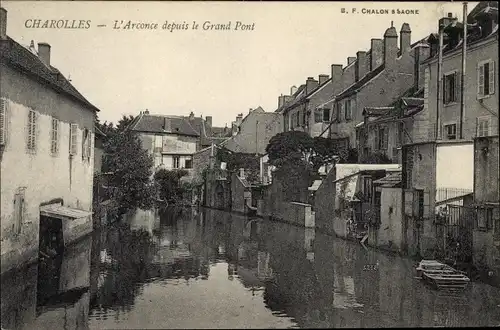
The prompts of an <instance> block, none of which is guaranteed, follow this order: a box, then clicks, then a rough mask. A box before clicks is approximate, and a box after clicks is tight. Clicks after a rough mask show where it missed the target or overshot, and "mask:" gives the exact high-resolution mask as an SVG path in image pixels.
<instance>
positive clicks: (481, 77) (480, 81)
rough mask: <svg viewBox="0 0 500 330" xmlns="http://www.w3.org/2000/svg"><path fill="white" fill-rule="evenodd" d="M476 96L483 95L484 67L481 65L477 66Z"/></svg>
mask: <svg viewBox="0 0 500 330" xmlns="http://www.w3.org/2000/svg"><path fill="white" fill-rule="evenodd" d="M477 94H478V95H479V96H483V95H484V66H483V65H481V64H478V66H477Z"/></svg>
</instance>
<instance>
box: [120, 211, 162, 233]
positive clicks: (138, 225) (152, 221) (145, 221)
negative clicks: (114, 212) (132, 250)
mask: <svg viewBox="0 0 500 330" xmlns="http://www.w3.org/2000/svg"><path fill="white" fill-rule="evenodd" d="M126 220H127V223H128V224H129V225H130V229H132V230H144V231H146V232H148V233H149V234H150V235H153V229H155V227H157V226H158V224H157V222H158V223H159V220H160V219H159V216H158V214H157V212H156V211H155V210H141V209H137V210H135V211H133V212H131V213H130V214H127V216H126Z"/></svg>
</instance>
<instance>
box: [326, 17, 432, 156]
mask: <svg viewBox="0 0 500 330" xmlns="http://www.w3.org/2000/svg"><path fill="white" fill-rule="evenodd" d="M399 39H400V40H399V47H398V34H397V32H396V29H395V28H394V27H393V26H391V27H390V28H389V29H387V30H386V32H385V34H384V39H383V40H381V39H372V40H371V49H370V50H369V51H368V52H366V51H359V52H357V54H356V58H354V57H353V58H349V59H348V65H347V67H346V68H342V65H332V82H333V83H332V88H333V95H334V96H333V98H332V99H331V100H330V102H332V104H333V112H332V124H331V128H330V136H331V137H332V138H334V139H339V140H343V141H345V143H346V144H348V145H349V146H350V147H351V148H355V147H356V146H357V142H356V141H357V139H356V126H357V125H360V124H361V123H362V122H364V116H363V109H365V108H367V107H385V106H388V105H390V104H391V103H393V102H394V101H396V100H397V99H398V98H400V97H401V96H403V95H404V94H405V93H406V92H407V91H408V90H409V89H410V88H411V87H413V86H414V85H415V81H416V76H415V67H416V61H419V60H422V56H419V55H420V54H421V53H422V52H425V51H426V46H425V45H423V44H422V43H421V42H417V43H415V44H412V43H411V29H410V26H409V25H408V24H407V23H404V24H403V26H402V27H401V31H400V36H399Z"/></svg>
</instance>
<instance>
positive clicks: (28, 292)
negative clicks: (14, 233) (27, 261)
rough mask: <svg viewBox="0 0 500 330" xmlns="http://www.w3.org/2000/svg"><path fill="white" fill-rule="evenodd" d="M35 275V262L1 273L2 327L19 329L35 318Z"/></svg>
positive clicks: (36, 272) (36, 268) (36, 267)
mask: <svg viewBox="0 0 500 330" xmlns="http://www.w3.org/2000/svg"><path fill="white" fill-rule="evenodd" d="M37 276H38V265H37V264H31V265H30V266H28V267H26V268H23V269H16V270H13V271H10V272H7V273H5V274H3V275H2V283H1V288H2V290H1V301H2V307H1V314H0V316H1V321H2V322H1V324H2V329H19V328H21V327H22V325H24V324H30V323H31V322H33V320H34V319H35V316H36V291H37Z"/></svg>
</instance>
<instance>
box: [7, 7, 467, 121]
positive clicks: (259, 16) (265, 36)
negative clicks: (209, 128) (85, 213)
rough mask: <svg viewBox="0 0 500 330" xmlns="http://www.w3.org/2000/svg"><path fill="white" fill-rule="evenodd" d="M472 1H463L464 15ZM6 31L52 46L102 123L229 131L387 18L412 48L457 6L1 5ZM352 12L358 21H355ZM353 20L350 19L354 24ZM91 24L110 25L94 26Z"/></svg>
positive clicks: (366, 38) (361, 46)
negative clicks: (185, 122) (184, 121)
mask: <svg viewBox="0 0 500 330" xmlns="http://www.w3.org/2000/svg"><path fill="white" fill-rule="evenodd" d="M476 4H477V2H470V3H469V11H470V10H472V9H473V8H474V7H475V5H476ZM2 6H3V7H4V8H5V9H7V11H8V19H7V23H8V25H7V34H8V35H9V36H10V37H12V38H13V39H15V40H16V41H17V42H19V43H21V44H23V45H29V44H30V41H31V40H34V41H35V44H37V43H38V42H47V43H49V44H50V45H51V46H52V50H51V64H52V65H53V66H55V67H57V68H58V69H59V70H60V71H61V73H62V74H64V75H65V76H66V77H68V76H69V75H70V77H71V80H72V83H73V84H74V86H75V87H76V88H77V89H78V90H79V91H80V92H81V93H82V94H83V95H84V96H85V97H86V98H87V99H88V100H89V101H90V102H91V103H92V104H94V105H95V106H97V107H98V108H99V109H100V110H101V112H100V113H99V118H100V119H101V121H105V120H107V121H113V122H116V121H117V120H118V119H119V118H120V117H121V116H122V115H137V114H139V111H143V110H145V109H148V110H149V111H150V112H151V114H164V115H184V116H188V115H189V113H190V112H191V111H193V112H194V113H195V115H196V116H199V115H203V116H204V117H205V116H212V118H213V119H212V121H213V125H214V126H222V127H223V126H225V124H226V123H227V124H228V126H230V123H231V121H234V120H235V117H236V115H237V114H238V113H243V114H244V115H246V114H247V113H248V109H249V108H255V107H257V106H259V105H260V106H262V107H263V108H264V110H266V111H274V110H275V109H276V108H277V102H278V96H279V95H280V94H289V92H290V87H291V86H292V85H295V86H297V87H298V86H300V85H301V84H304V83H305V81H306V79H307V77H315V78H316V79H318V75H319V74H331V72H330V67H331V64H334V63H335V64H343V65H344V66H345V65H346V61H347V57H349V56H356V52H357V51H358V50H368V49H369V46H370V39H371V38H383V34H384V32H385V30H386V29H387V28H388V27H390V25H391V21H393V22H394V26H395V28H396V30H397V31H398V34H399V30H400V28H401V25H402V24H403V23H404V22H406V23H409V24H410V28H411V30H412V42H414V41H416V40H418V39H420V38H423V37H424V36H426V35H428V34H430V33H432V32H436V31H437V24H438V20H439V18H440V17H442V16H446V13H448V12H451V13H453V14H454V16H457V17H458V18H459V19H461V16H462V15H461V13H462V3H461V2H454V3H451V2H404V3H403V2H401V3H396V2H390V3H389V2H388V3H384V2H380V3H371V2H353V3H348V2H313V3H310V2H309V3H306V2H288V3H287V2H285V3H278V2H270V3H263V2H259V3H254V2H252V3H250V2H238V3H229V2H207V3H201V2H196V3H191V2H179V3H175V2H141V1H137V2H132V1H127V2H126V3H121V2H98V1H96V2H91V1H89V2H79V1H71V2H66V1H63V2H61V1H54V2H52V1H50V2H49V1H42V2H38V1H37V2H34V1H2ZM342 8H345V9H346V10H347V11H350V10H351V8H356V9H357V11H358V12H360V11H361V10H362V9H363V8H371V9H382V8H387V9H389V10H392V9H395V10H396V9H418V10H419V14H418V15H397V14H395V15H392V14H382V15H377V14H371V15H369V14H357V15H356V14H352V13H350V14H342V13H341V9H342ZM354 15H356V16H354ZM354 17H355V18H354ZM28 19H42V20H46V19H49V20H51V19H55V20H58V19H68V20H73V19H75V20H81V19H82V20H91V28H90V29H82V30H78V29H29V28H26V27H25V22H26V20H28ZM114 20H119V21H121V20H123V21H125V22H126V21H128V20H132V21H133V22H147V23H150V22H156V23H158V24H159V25H160V26H161V25H162V24H163V23H165V21H168V22H175V23H181V24H182V23H183V22H187V23H190V24H192V21H197V22H198V23H199V24H200V30H198V31H193V30H185V31H179V30H178V31H173V32H168V31H162V30H161V29H160V30H156V31H151V30H143V31H132V30H127V31H126V30H113V29H112V26H113V23H114ZM205 21H211V22H212V23H227V22H229V21H232V24H233V27H234V24H235V22H236V21H242V22H244V23H248V24H252V23H255V24H254V27H255V28H254V30H253V31H203V30H201V25H202V24H203V23H204V22H205ZM97 24H106V25H107V27H105V28H99V27H97Z"/></svg>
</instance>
